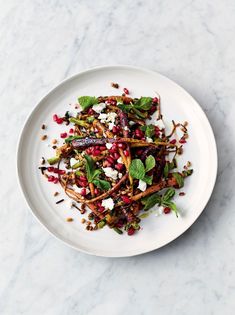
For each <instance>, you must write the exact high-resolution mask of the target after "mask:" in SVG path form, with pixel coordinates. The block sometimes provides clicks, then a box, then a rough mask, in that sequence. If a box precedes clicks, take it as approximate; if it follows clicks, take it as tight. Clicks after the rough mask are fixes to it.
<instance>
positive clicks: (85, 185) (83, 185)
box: [78, 180, 88, 187]
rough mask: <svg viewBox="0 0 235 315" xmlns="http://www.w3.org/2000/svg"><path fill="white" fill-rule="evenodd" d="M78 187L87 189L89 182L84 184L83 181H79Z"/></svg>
mask: <svg viewBox="0 0 235 315" xmlns="http://www.w3.org/2000/svg"><path fill="white" fill-rule="evenodd" d="M78 185H79V186H81V187H87V186H88V182H85V181H84V182H82V181H80V180H79V181H78Z"/></svg>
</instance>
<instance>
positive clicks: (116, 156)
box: [113, 152, 120, 160]
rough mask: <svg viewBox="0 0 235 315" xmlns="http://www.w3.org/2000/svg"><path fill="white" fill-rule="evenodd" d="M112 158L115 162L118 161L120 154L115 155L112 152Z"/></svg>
mask: <svg viewBox="0 0 235 315" xmlns="http://www.w3.org/2000/svg"><path fill="white" fill-rule="evenodd" d="M113 158H114V159H115V160H117V159H119V158H120V154H119V153H117V152H114V153H113Z"/></svg>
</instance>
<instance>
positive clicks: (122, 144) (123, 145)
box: [118, 143, 126, 149]
mask: <svg viewBox="0 0 235 315" xmlns="http://www.w3.org/2000/svg"><path fill="white" fill-rule="evenodd" d="M118 147H119V148H120V149H125V148H126V145H125V143H118Z"/></svg>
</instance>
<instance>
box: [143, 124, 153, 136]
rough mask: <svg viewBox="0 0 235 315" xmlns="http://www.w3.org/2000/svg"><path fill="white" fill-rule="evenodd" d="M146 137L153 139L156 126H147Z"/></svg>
mask: <svg viewBox="0 0 235 315" xmlns="http://www.w3.org/2000/svg"><path fill="white" fill-rule="evenodd" d="M145 135H146V137H148V138H152V137H153V136H154V135H155V127H154V125H147V127H146V130H145Z"/></svg>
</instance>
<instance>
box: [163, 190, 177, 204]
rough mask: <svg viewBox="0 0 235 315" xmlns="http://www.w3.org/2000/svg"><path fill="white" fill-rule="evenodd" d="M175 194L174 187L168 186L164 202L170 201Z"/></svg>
mask: <svg viewBox="0 0 235 315" xmlns="http://www.w3.org/2000/svg"><path fill="white" fill-rule="evenodd" d="M174 195H175V190H174V188H168V189H167V190H166V192H165V193H164V195H163V196H162V202H165V201H170V200H171V199H172V198H173V197H174Z"/></svg>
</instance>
